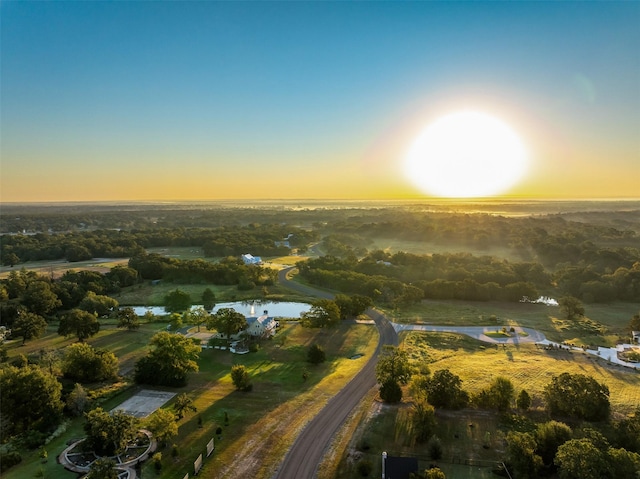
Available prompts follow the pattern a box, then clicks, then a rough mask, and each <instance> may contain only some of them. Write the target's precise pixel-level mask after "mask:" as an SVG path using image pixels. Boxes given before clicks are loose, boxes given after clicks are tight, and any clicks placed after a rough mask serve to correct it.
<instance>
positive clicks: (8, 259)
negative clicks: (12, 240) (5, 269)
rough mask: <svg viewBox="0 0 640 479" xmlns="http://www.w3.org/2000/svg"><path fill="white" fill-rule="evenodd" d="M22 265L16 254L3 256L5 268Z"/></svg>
mask: <svg viewBox="0 0 640 479" xmlns="http://www.w3.org/2000/svg"><path fill="white" fill-rule="evenodd" d="M18 263H20V258H19V257H18V255H17V254H15V253H9V254H6V255H3V256H2V264H3V265H4V266H11V267H12V268H13V267H14V266H15V265H17V264H18Z"/></svg>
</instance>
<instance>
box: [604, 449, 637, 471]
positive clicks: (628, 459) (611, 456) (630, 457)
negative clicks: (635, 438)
mask: <svg viewBox="0 0 640 479" xmlns="http://www.w3.org/2000/svg"><path fill="white" fill-rule="evenodd" d="M607 460H608V463H609V470H610V471H611V472H610V476H609V477H634V475H635V477H636V478H637V477H638V473H639V472H640V454H638V453H636V452H630V451H627V450H626V449H623V448H618V449H616V448H613V447H610V448H609V449H608V450H607Z"/></svg>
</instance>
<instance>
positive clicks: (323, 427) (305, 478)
mask: <svg viewBox="0 0 640 479" xmlns="http://www.w3.org/2000/svg"><path fill="white" fill-rule="evenodd" d="M293 269H294V267H290V268H286V269H283V270H281V271H280V272H279V273H278V280H279V281H280V284H281V285H283V286H285V287H287V288H289V289H292V290H294V291H298V292H300V293H303V294H308V295H312V296H317V297H321V298H326V299H332V298H333V297H334V295H333V294H331V293H328V292H326V291H320V290H317V289H315V288H312V287H310V286H306V285H302V284H300V283H296V282H294V281H290V280H289V279H287V274H288V273H289V272H290V271H291V270H293ZM367 315H368V316H369V317H371V318H372V319H373V320H374V321H375V323H376V326H377V328H378V331H379V332H380V340H379V342H378V347H377V349H376V351H375V353H374V355H373V356H372V357H371V358H369V361H367V364H366V365H365V366H364V367H363V368H362V370H361V371H360V372H359V373H358V374H357V375H356V376H355V377H354V378H353V379H352V380H351V381H350V382H349V383H348V384H347V385H346V386H345V387H344V388H343V389H342V390H341V391H340V392H339V393H338V394H336V395H335V396H334V397H333V398H331V399H330V400H329V402H328V403H327V405H326V406H325V407H324V408H323V409H322V410H321V411H320V412H319V413H318V414H317V415H316V416H315V417H314V418H313V419H312V420H311V421H310V422H309V423H308V424H307V425H306V426H305V428H304V429H303V430H302V432H301V433H300V435H299V436H298V437H297V439H296V440H295V442H294V443H293V445H292V446H291V448H290V449H289V452H288V453H287V455H286V456H285V458H284V460H283V462H282V463H281V464H280V466H279V468H278V471H277V472H276V474H275V475H274V476H273V479H312V478H314V477H316V474H317V469H318V466H319V465H320V463H321V462H322V458H323V456H324V454H325V452H326V450H327V449H328V448H329V446H330V445H331V440H332V439H333V436H334V435H335V434H336V432H337V431H338V429H339V428H340V426H342V424H343V423H344V421H345V420H346V419H347V417H348V416H349V414H350V413H351V411H352V410H353V409H354V408H355V407H356V406H357V405H358V403H359V402H360V401H361V400H362V398H363V397H364V396H365V395H366V394H367V392H368V391H369V390H370V389H371V388H372V387H374V386H375V385H376V374H375V370H376V358H377V356H378V353H379V352H380V350H381V349H382V347H383V346H384V345H386V344H391V345H394V346H395V345H397V344H398V333H399V332H401V331H437V332H453V333H459V334H465V335H467V336H471V337H472V338H476V339H479V340H480V341H485V342H489V343H504V344H517V343H525V342H528V343H530V342H541V341H544V340H545V336H544V334H542V333H540V332H539V331H536V330H534V329H530V328H521V327H516V328H515V332H516V334H515V335H514V336H508V337H507V336H505V337H494V336H487V335H486V334H485V333H488V332H495V331H496V330H497V329H499V328H497V327H495V326H493V327H491V326H457V327H453V326H431V325H423V324H399V323H392V322H390V321H389V320H387V318H386V317H385V316H384V315H383V314H381V313H380V312H378V311H376V310H374V309H369V310H367Z"/></svg>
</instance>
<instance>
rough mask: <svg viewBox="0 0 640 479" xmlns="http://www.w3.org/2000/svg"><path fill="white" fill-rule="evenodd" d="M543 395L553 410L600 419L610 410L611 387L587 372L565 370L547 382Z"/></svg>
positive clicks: (604, 417) (588, 419)
mask: <svg viewBox="0 0 640 479" xmlns="http://www.w3.org/2000/svg"><path fill="white" fill-rule="evenodd" d="M544 397H545V400H546V402H547V408H548V409H549V412H551V414H557V415H564V416H570V417H575V418H578V419H585V420H587V421H600V420H603V419H607V418H608V417H609V412H610V404H609V388H608V387H607V386H606V384H599V383H598V382H597V381H596V380H595V379H593V378H592V377H590V376H585V375H584V374H569V373H562V374H560V375H559V376H553V377H552V379H551V382H550V383H549V384H547V386H545V389H544Z"/></svg>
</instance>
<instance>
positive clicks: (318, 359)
mask: <svg viewBox="0 0 640 479" xmlns="http://www.w3.org/2000/svg"><path fill="white" fill-rule="evenodd" d="M325 359H326V354H325V352H324V349H322V348H321V347H320V346H318V345H317V344H312V345H311V347H309V351H308V352H307V362H309V363H311V364H320V363H324V361H325Z"/></svg>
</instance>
